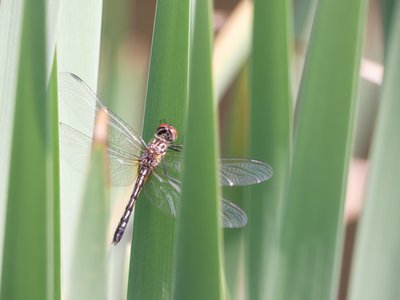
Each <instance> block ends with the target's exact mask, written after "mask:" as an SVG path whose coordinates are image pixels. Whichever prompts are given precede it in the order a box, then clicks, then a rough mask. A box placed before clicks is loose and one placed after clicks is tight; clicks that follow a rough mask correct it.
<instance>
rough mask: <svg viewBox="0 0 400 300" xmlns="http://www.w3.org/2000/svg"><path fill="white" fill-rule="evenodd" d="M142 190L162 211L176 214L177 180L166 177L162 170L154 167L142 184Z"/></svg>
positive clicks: (179, 191)
mask: <svg viewBox="0 0 400 300" xmlns="http://www.w3.org/2000/svg"><path fill="white" fill-rule="evenodd" d="M143 192H144V194H145V196H146V198H147V200H149V201H150V202H151V203H152V204H153V205H154V206H156V207H158V208H159V209H161V210H162V212H163V213H165V214H168V215H173V216H176V212H177V210H178V206H179V197H180V196H179V195H180V193H181V184H180V182H179V181H178V180H176V179H173V178H169V177H167V175H165V173H164V172H163V171H162V170H160V169H159V168H156V169H155V170H154V171H153V173H152V174H151V176H150V177H149V179H148V180H147V182H146V184H145V185H144V188H143Z"/></svg>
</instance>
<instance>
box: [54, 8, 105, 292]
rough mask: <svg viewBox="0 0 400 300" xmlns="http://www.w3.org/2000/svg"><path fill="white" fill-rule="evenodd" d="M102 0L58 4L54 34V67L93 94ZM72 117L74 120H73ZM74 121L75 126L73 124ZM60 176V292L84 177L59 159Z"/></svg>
mask: <svg viewBox="0 0 400 300" xmlns="http://www.w3.org/2000/svg"><path fill="white" fill-rule="evenodd" d="M101 13H102V1H101V0H100V1H99V0H88V1H79V0H68V1H61V4H60V14H59V22H58V32H57V67H58V71H59V72H65V71H68V72H72V73H75V74H76V75H78V76H79V77H80V78H82V79H83V80H84V81H85V82H86V83H87V84H88V85H89V86H90V87H91V88H92V90H93V91H96V87H97V75H98V70H99V55H100V33H101V16H102V15H101ZM63 108H64V107H63V106H60V112H59V117H60V121H62V122H65V123H67V124H68V125H70V126H72V127H74V128H77V129H82V128H81V127H79V125H80V123H79V120H76V118H75V117H74V116H73V115H71V113H69V112H68V111H65V110H63ZM74 118H75V119H74ZM74 121H75V123H74ZM60 173H61V175H60V176H61V183H60V185H61V212H62V215H61V221H62V222H61V235H62V253H63V269H62V273H63V290H69V289H70V288H71V282H70V279H71V278H72V277H73V276H72V275H71V266H72V261H71V260H72V255H73V254H72V250H73V248H74V246H73V245H74V242H75V240H76V239H75V234H76V232H75V231H74V230H73V228H75V227H76V226H77V225H76V224H77V222H78V217H79V209H80V207H81V202H80V200H81V199H82V191H83V184H84V182H85V180H86V178H85V175H87V174H81V173H78V172H76V171H75V170H74V169H72V168H71V167H70V166H69V165H68V164H66V163H65V161H64V160H63V159H61V161H60Z"/></svg>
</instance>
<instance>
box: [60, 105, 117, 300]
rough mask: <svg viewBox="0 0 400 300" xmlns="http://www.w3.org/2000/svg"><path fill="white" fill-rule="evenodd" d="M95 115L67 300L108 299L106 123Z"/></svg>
mask: <svg viewBox="0 0 400 300" xmlns="http://www.w3.org/2000/svg"><path fill="white" fill-rule="evenodd" d="M102 113H103V112H102V111H100V113H99V114H98V115H97V117H96V118H97V121H96V127H95V134H94V139H93V150H92V155H91V159H90V164H89V172H88V174H87V177H86V185H85V189H84V193H83V199H82V206H81V208H80V211H79V220H78V226H77V227H76V231H77V233H76V235H75V239H76V240H75V244H74V246H75V247H74V249H73V261H72V272H71V276H72V278H71V279H70V282H71V286H70V288H69V289H68V290H67V293H66V296H67V299H107V273H106V270H107V268H106V265H107V264H106V256H107V247H106V245H110V246H111V243H110V241H107V239H106V237H107V223H108V209H107V208H108V196H107V195H108V191H107V188H106V186H107V181H108V178H107V173H106V159H107V152H106V143H107V141H106V139H105V138H104V136H107V134H106V132H105V131H106V130H107V129H106V128H107V127H106V126H107V125H105V124H107V123H106V122H107V120H106V119H105V114H102Z"/></svg>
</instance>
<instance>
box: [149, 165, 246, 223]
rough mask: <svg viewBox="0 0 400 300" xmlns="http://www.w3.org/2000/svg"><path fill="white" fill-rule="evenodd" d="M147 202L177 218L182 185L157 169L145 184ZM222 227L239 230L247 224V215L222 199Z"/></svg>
mask: <svg viewBox="0 0 400 300" xmlns="http://www.w3.org/2000/svg"><path fill="white" fill-rule="evenodd" d="M143 192H144V193H145V195H146V198H147V200H149V201H150V202H151V203H152V204H153V205H155V206H156V207H158V208H159V209H161V210H162V211H163V212H164V213H166V214H170V215H173V216H176V212H177V210H178V207H179V197H180V193H181V183H180V181H179V180H177V179H175V178H172V177H170V175H169V174H168V176H167V175H166V174H165V173H164V172H163V171H161V170H160V168H157V169H156V170H155V171H154V172H153V174H152V175H151V176H150V178H149V179H148V181H147V182H146V184H145V187H144V191H143ZM221 210H222V225H223V227H227V228H239V227H243V226H245V225H246V224H247V216H246V213H245V212H244V211H243V210H242V209H241V208H240V207H238V206H237V205H235V204H234V203H232V202H230V201H228V200H225V199H222V202H221Z"/></svg>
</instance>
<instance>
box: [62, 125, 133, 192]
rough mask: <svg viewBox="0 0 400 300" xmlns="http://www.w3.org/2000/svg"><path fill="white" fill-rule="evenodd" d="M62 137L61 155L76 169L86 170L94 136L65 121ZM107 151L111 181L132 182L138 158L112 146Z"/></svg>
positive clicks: (115, 182) (120, 183)
mask: <svg viewBox="0 0 400 300" xmlns="http://www.w3.org/2000/svg"><path fill="white" fill-rule="evenodd" d="M60 137H61V155H62V156H63V157H64V158H65V159H66V161H67V162H68V163H69V164H70V165H71V167H73V168H74V169H75V170H77V171H79V172H83V171H85V167H86V164H87V162H88V159H89V156H90V154H91V151H92V138H90V137H88V136H87V135H85V134H83V133H82V132H80V131H78V130H76V129H74V128H72V127H70V126H68V125H66V124H63V123H60ZM107 152H108V158H109V166H110V178H111V183H112V184H113V185H115V186H125V185H130V184H132V183H133V182H134V180H135V179H136V176H137V170H136V168H137V166H138V160H137V159H136V158H135V157H132V156H126V155H125V154H124V153H122V152H120V150H119V149H115V148H113V147H111V146H109V147H108V148H107Z"/></svg>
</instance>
